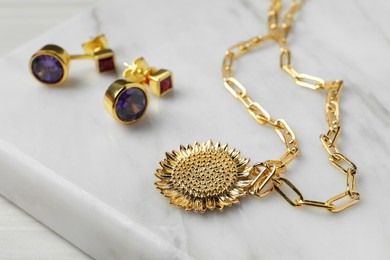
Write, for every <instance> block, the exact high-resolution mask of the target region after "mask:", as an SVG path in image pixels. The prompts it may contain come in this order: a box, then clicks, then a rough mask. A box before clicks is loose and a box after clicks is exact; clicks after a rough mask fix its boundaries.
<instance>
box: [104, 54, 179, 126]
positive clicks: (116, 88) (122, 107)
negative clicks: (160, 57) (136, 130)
mask: <svg viewBox="0 0 390 260" xmlns="http://www.w3.org/2000/svg"><path fill="white" fill-rule="evenodd" d="M124 65H125V66H126V69H125V70H124V71H123V73H122V76H123V78H124V79H120V80H116V81H115V82H114V83H112V84H111V85H110V86H109V87H108V89H107V91H106V94H105V95H104V106H105V108H106V109H107V111H108V112H109V113H110V114H111V115H112V116H113V117H114V118H115V119H116V120H117V121H119V122H121V123H124V124H132V123H134V122H136V121H137V120H138V119H140V118H141V117H142V116H143V115H144V113H145V111H146V109H147V106H148V103H149V95H148V91H147V89H146V85H149V86H150V88H151V90H152V93H153V94H154V95H156V96H158V97H161V96H163V95H165V94H167V93H168V92H170V91H171V90H172V89H173V75H172V72H171V71H169V70H166V69H156V68H154V67H150V66H149V65H148V63H147V62H146V61H145V59H144V58H142V57H140V58H137V59H135V60H134V61H133V62H132V64H127V63H125V64H124Z"/></svg>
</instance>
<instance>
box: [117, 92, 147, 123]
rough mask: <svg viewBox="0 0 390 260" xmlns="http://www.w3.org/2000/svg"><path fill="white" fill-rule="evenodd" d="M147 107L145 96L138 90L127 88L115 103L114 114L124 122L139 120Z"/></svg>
mask: <svg viewBox="0 0 390 260" xmlns="http://www.w3.org/2000/svg"><path fill="white" fill-rule="evenodd" d="M146 105H147V100H146V94H145V92H144V91H143V90H142V89H140V88H129V89H127V90H126V91H124V92H123V93H122V94H121V95H120V96H119V98H118V102H117V103H116V107H115V110H116V114H117V116H118V118H119V119H120V120H122V121H124V122H131V121H134V120H136V119H138V118H140V117H141V116H142V115H143V113H144V112H145V109H146Z"/></svg>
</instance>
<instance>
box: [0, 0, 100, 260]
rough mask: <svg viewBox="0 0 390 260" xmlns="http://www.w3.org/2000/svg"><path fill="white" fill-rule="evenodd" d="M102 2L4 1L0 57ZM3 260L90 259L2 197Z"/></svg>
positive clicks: (0, 238) (0, 235)
mask: <svg viewBox="0 0 390 260" xmlns="http://www.w3.org/2000/svg"><path fill="white" fill-rule="evenodd" d="M98 2H99V1H96V0H77V1H72V0H56V1H51V0H14V1H8V0H0V33H1V34H2V35H3V36H5V35H6V36H7V37H2V38H1V40H0V56H2V55H4V54H6V53H8V52H9V51H11V50H13V49H15V48H16V47H18V46H20V45H22V44H24V43H26V42H27V41H29V40H31V39H32V38H35V37H36V36H37V35H40V34H42V33H44V32H46V31H47V30H48V29H50V28H53V27H54V26H56V25H58V24H59V23H61V22H63V21H64V20H66V19H69V17H72V16H74V14H77V13H79V12H82V11H85V10H87V9H88V8H90V7H92V6H93V5H94V4H97V3H98ZM15 32H17V33H15ZM0 259H7V260H18V259H23V260H28V259H40V260H45V259H47V260H52V259H56V260H65V259H72V260H76V259H77V260H81V259H90V258H89V257H88V256H87V255H85V254H84V253H82V252H81V251H80V250H78V249H77V248H76V247H74V246H73V245H72V244H70V243H69V242H67V241H66V240H64V239H63V238H61V237H60V236H59V235H57V234H56V233H54V232H53V231H51V230H50V229H48V228H47V227H46V226H44V225H43V224H41V223H40V222H38V221H37V220H36V219H34V218H33V217H31V216H30V215H28V214H27V213H26V212H23V211H22V210H21V209H20V208H18V207H16V206H15V205H13V204H12V203H11V202H9V201H7V200H6V199H5V198H4V197H2V196H0Z"/></svg>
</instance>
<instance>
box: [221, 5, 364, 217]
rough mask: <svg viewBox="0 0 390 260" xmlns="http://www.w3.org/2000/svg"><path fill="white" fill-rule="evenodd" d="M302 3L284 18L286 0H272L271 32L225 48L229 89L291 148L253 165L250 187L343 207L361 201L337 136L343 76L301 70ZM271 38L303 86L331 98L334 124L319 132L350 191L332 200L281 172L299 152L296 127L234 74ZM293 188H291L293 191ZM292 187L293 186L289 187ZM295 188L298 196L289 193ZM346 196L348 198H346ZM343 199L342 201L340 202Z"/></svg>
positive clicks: (298, 202) (294, 200)
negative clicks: (294, 32)
mask: <svg viewBox="0 0 390 260" xmlns="http://www.w3.org/2000/svg"><path fill="white" fill-rule="evenodd" d="M302 4H303V0H301V1H297V0H293V1H291V5H290V8H289V10H288V11H287V13H286V14H285V15H284V17H283V19H282V21H281V23H280V22H279V17H280V13H281V9H282V2H281V0H272V3H271V7H270V9H269V11H268V34H267V35H266V36H257V37H254V38H252V39H250V40H248V41H244V42H240V43H238V44H236V45H234V46H233V47H231V48H229V49H228V50H227V51H226V54H225V57H224V60H223V66H222V75H223V80H224V85H225V87H226V89H227V90H228V91H229V92H230V93H231V94H232V95H233V96H234V97H235V98H237V99H238V100H239V101H241V103H242V104H243V105H244V106H245V108H246V109H247V111H248V112H249V114H250V115H251V116H252V117H253V118H254V119H255V120H256V121H257V122H258V123H260V124H267V125H269V126H271V127H273V128H274V130H275V131H276V132H277V134H278V135H279V137H280V138H281V140H282V142H283V143H284V144H285V146H286V150H287V151H286V152H285V153H284V154H283V155H282V156H281V157H280V158H279V160H267V161H265V162H264V163H257V164H255V165H253V166H252V168H251V178H252V183H251V185H250V188H249V190H248V192H249V193H250V194H253V195H257V196H259V197H264V196H266V195H268V194H269V193H270V192H271V191H273V190H276V191H277V192H279V193H280V195H282V197H283V198H284V199H286V200H287V202H289V203H290V204H291V205H292V206H295V207H299V206H311V207H319V208H325V209H327V210H329V211H331V212H334V213H336V212H340V211H343V210H345V209H347V208H349V207H350V206H352V205H354V204H356V203H357V202H359V199H360V198H359V193H358V192H357V191H356V166H355V164H354V163H353V162H351V161H350V160H349V159H348V158H347V157H346V156H345V155H343V154H342V153H340V151H339V149H338V147H337V145H336V142H337V139H338V137H339V134H340V131H341V126H340V118H339V98H340V92H341V89H342V86H343V82H342V81H340V80H338V81H329V82H328V81H325V80H323V79H321V78H318V77H314V76H311V75H307V74H303V73H298V72H297V71H296V70H294V69H293V68H292V66H291V51H290V48H289V46H288V41H287V37H288V35H289V33H290V31H291V29H292V27H293V25H294V22H295V15H296V13H297V11H298V10H299V9H300V7H301V6H302ZM267 40H273V41H276V42H277V43H278V44H279V48H280V68H281V69H282V70H284V71H285V72H287V73H288V74H289V75H290V76H291V77H292V78H293V79H294V80H295V83H296V84H297V85H298V86H301V87H305V88H309V89H313V90H326V91H328V95H327V102H326V120H327V123H328V126H329V130H328V132H327V133H326V134H322V135H321V136H320V140H321V143H322V145H323V146H324V148H325V150H326V151H327V153H328V154H329V161H330V162H331V163H332V164H333V165H334V166H335V167H336V168H337V169H339V170H340V171H341V172H343V173H344V174H346V177H347V185H346V191H344V192H342V193H340V194H338V195H336V196H334V197H332V198H330V199H329V200H327V201H325V202H322V201H315V200H307V199H305V198H304V196H303V195H302V193H301V192H300V191H299V190H298V189H297V188H296V187H295V186H294V185H293V184H292V182H291V181H289V180H288V179H286V178H285V177H281V174H283V173H285V172H286V169H287V166H288V164H289V163H290V162H291V161H292V160H293V159H294V158H295V157H297V156H298V155H299V145H298V142H297V139H296V137H295V134H294V132H293V131H292V130H291V128H290V127H289V126H288V124H287V123H286V121H284V120H283V119H277V120H274V119H272V118H271V116H270V114H269V113H268V111H267V110H265V109H264V108H263V107H262V106H261V105H260V104H259V103H257V102H254V101H253V100H252V99H251V98H250V96H249V95H248V94H247V90H246V88H245V87H244V86H243V85H242V84H241V83H240V82H239V81H238V79H236V78H235V77H234V72H233V64H234V61H235V60H237V59H238V58H240V57H241V56H243V55H245V54H246V53H247V52H249V51H250V50H252V49H253V48H254V47H256V46H259V45H261V44H262V43H264V42H265V41H267ZM288 190H289V191H288ZM287 191H288V192H287ZM288 194H294V196H291V195H288ZM341 200H346V201H344V202H342V201H341ZM336 203H338V204H339V205H336Z"/></svg>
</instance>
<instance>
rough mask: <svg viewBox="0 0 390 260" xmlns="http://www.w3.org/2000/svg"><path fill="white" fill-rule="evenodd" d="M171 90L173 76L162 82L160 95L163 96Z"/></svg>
mask: <svg viewBox="0 0 390 260" xmlns="http://www.w3.org/2000/svg"><path fill="white" fill-rule="evenodd" d="M171 88H172V79H171V76H169V77H167V78H165V79H163V80H161V81H160V93H161V94H163V93H164V92H166V91H168V90H169V89H171Z"/></svg>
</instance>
